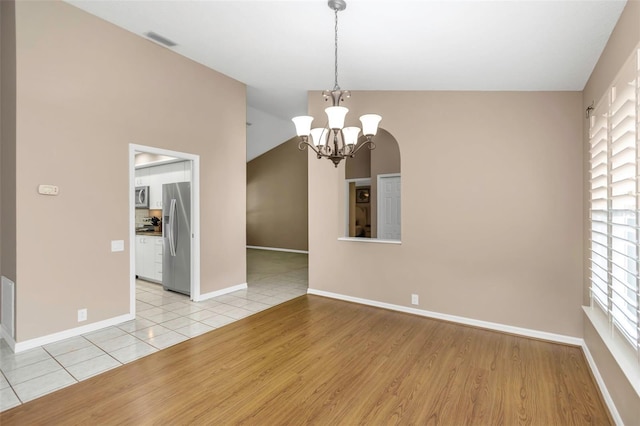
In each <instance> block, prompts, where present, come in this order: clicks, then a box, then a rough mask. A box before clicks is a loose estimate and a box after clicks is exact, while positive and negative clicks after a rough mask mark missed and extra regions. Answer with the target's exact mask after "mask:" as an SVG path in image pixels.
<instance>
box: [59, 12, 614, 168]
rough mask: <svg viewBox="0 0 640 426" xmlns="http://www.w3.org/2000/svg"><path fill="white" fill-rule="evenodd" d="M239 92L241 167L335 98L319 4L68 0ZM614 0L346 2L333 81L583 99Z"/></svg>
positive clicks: (328, 26) (330, 47) (346, 85)
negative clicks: (222, 78) (162, 43)
mask: <svg viewBox="0 0 640 426" xmlns="http://www.w3.org/2000/svg"><path fill="white" fill-rule="evenodd" d="M67 2H68V3H70V4H72V5H74V6H77V7H79V8H81V9H83V10H85V11H87V12H89V13H91V14H93V15H96V16H98V17H100V18H102V19H104V20H106V21H109V22H112V23H113V24H115V25H117V26H120V27H122V28H124V29H126V30H129V31H131V32H133V33H135V34H139V35H140V36H141V37H144V34H145V33H147V32H149V31H153V32H155V33H157V34H160V35H162V36H163V37H165V38H167V39H170V40H171V41H173V42H175V43H176V44H177V45H176V46H174V47H171V50H173V51H175V52H176V53H178V54H180V55H183V56H186V57H188V58H191V59H193V60H195V61H197V62H199V63H202V64H203V65H206V66H208V67H210V68H213V69H215V70H217V71H220V72H222V73H224V74H226V75H228V76H230V77H233V78H235V79H237V80H239V81H241V82H243V83H245V84H246V85H247V104H248V105H247V106H248V109H247V122H249V123H251V125H250V126H248V128H247V159H248V160H250V159H252V158H254V157H256V156H258V155H260V154H261V153H263V152H265V151H266V150H268V149H271V148H272V147H274V146H276V145H278V144H280V143H282V142H284V141H285V140H287V139H289V138H290V137H292V136H294V134H295V132H294V127H293V124H292V123H291V121H290V118H291V117H293V116H295V115H303V114H306V111H307V91H308V90H324V89H330V88H332V87H333V82H334V64H333V61H334V60H333V55H334V14H333V11H332V10H331V9H329V7H328V6H327V3H326V1H324V0H297V1H269V0H253V1H252V0H234V1H184V0H173V1H158V0H151V1H125V0H98V1H95V0H92V1H87V0H67ZM625 3H626V1H623V0H571V1H570V0H547V1H545V0H510V1H482V0H445V1H435V0H422V1H420V0H393V1H391V0H387V1H378V0H348V1H347V8H346V10H344V11H342V12H340V13H339V15H338V18H339V77H340V78H339V82H340V86H341V87H342V88H343V89H349V90H524V91H531V90H544V91H546V90H552V91H555V90H570V91H575V90H578V91H579V90H582V89H583V88H584V85H585V84H586V82H587V79H588V78H589V75H590V74H591V71H592V70H593V67H594V66H595V64H596V62H597V60H598V57H599V56H600V54H601V52H602V50H603V49H604V46H605V44H606V42H607V39H608V38H609V35H610V34H611V31H612V30H613V28H614V26H615V24H616V22H617V20H618V18H619V16H620V14H621V12H622V10H623V8H624V6H625Z"/></svg>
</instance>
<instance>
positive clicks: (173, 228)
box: [169, 198, 178, 256]
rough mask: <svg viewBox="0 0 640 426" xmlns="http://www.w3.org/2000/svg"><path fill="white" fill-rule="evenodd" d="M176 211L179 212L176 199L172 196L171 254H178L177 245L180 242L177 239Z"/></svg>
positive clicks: (170, 215)
mask: <svg viewBox="0 0 640 426" xmlns="http://www.w3.org/2000/svg"><path fill="white" fill-rule="evenodd" d="M176 213H177V207H176V199H175V198H172V199H171V205H170V207H169V251H170V252H171V256H175V255H176V245H177V243H178V241H177V239H176V237H177V235H176V234H177V232H176V231H177V230H176V225H177V223H176Z"/></svg>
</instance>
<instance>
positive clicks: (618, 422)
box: [582, 340, 624, 426]
mask: <svg viewBox="0 0 640 426" xmlns="http://www.w3.org/2000/svg"><path fill="white" fill-rule="evenodd" d="M582 351H583V352H584V356H585V358H587V363H588V364H589V367H590V368H591V373H593V377H594V378H595V380H596V383H597V384H598V387H599V388H600V392H602V398H604V402H605V404H607V408H608V409H609V412H610V413H611V417H613V421H614V422H616V425H618V426H624V422H623V421H622V418H621V417H620V413H618V410H617V409H616V404H614V402H613V398H611V394H610V393H609V390H608V389H607V385H605V383H604V379H603V378H602V376H601V375H600V371H599V370H598V367H597V366H596V361H595V360H594V359H593V356H591V352H590V351H589V347H588V346H587V343H586V342H585V341H584V340H583V341H582Z"/></svg>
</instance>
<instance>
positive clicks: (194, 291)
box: [129, 143, 202, 315]
mask: <svg viewBox="0 0 640 426" xmlns="http://www.w3.org/2000/svg"><path fill="white" fill-rule="evenodd" d="M136 151H140V152H148V153H150V154H157V155H164V156H169V157H175V158H178V159H180V160H185V161H190V162H191V300H194V301H195V300H202V299H201V296H200V156H199V155H196V154H189V153H185V152H178V151H171V150H168V149H162V148H156V147H152V146H145V145H137V144H133V143H130V144H129V188H131V189H133V188H135V169H136V167H135V166H136V165H135V153H136ZM129 192H130V196H129V203H130V206H133V205H135V204H134V202H135V201H134V199H133V196H134V193H133V190H131V191H129ZM135 247H136V232H135V210H134V209H133V208H131V207H130V208H129V275H130V284H129V288H130V293H129V311H130V313H131V315H135V312H136V311H135V309H136V274H135V265H136V263H135Z"/></svg>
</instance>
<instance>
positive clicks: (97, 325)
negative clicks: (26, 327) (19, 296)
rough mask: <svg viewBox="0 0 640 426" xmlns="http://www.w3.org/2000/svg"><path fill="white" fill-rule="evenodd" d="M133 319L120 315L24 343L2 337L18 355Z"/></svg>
mask: <svg viewBox="0 0 640 426" xmlns="http://www.w3.org/2000/svg"><path fill="white" fill-rule="evenodd" d="M133 319H135V316H134V315H132V314H125V315H120V316H117V317H113V318H109V319H106V320H103V321H98V322H94V323H92V324H87V325H83V326H81V327H75V328H70V329H68V330H64V331H60V332H57V333H53V334H49V335H46V336H42V337H36V338H35V339H30V340H25V341H24V342H18V343H16V342H15V341H14V340H13V339H8V338H7V337H6V336H4V334H3V336H2V337H3V338H5V339H6V341H7V343H8V344H9V346H10V347H11V349H12V350H13V352H15V353H19V352H23V351H26V350H28V349H33V348H37V347H39V346H44V345H48V344H49V343H55V342H58V341H60V340H64V339H68V338H70V337H76V336H80V335H82V334H86V333H90V332H92V331H96V330H101V329H103V328H106V327H111V326H114V325H118V324H121V323H123V322H126V321H131V320H133Z"/></svg>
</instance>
